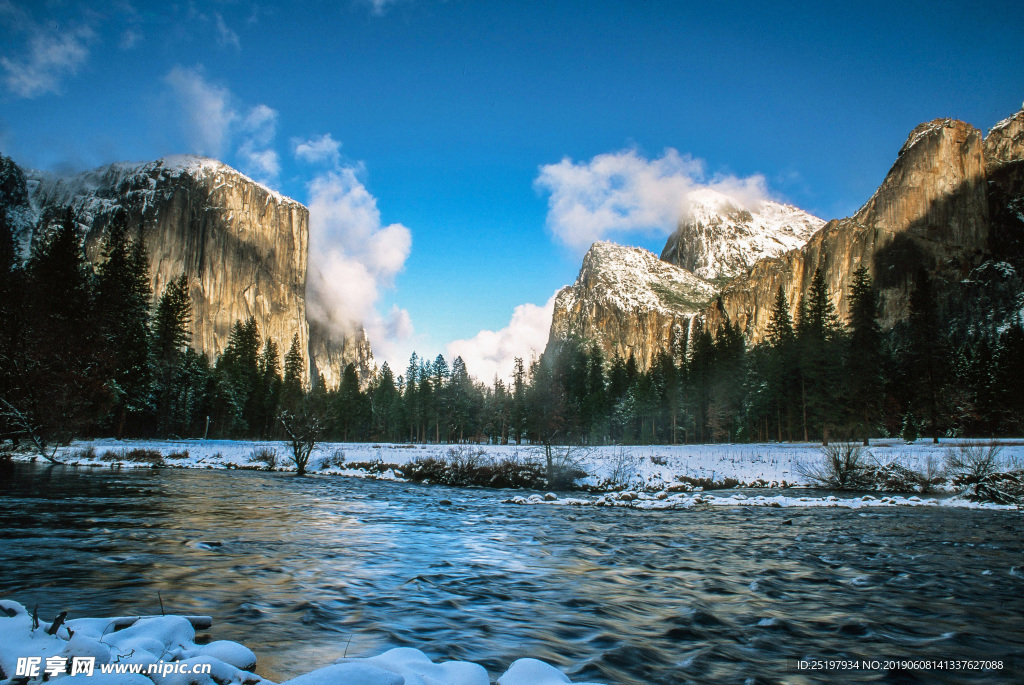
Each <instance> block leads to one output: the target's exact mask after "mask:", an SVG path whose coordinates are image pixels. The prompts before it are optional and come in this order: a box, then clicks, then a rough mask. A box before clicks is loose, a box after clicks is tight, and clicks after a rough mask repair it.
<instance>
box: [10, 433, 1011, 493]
mask: <svg viewBox="0 0 1024 685" xmlns="http://www.w3.org/2000/svg"><path fill="white" fill-rule="evenodd" d="M988 442H989V441H971V440H952V439H950V440H945V441H943V442H942V443H940V444H933V443H932V442H931V441H928V440H920V441H917V442H914V443H911V444H908V443H906V442H904V441H902V440H899V439H884V440H875V441H872V444H871V446H870V447H869V448H866V449H865V450H864V454H863V457H862V460H863V461H864V463H865V464H868V465H870V466H871V467H872V468H873V469H874V470H875V472H876V473H877V474H879V476H878V477H877V478H875V479H874V480H875V482H872V483H869V484H865V485H863V486H862V487H860V488H858V489H861V490H866V491H878V492H901V493H915V492H917V493H918V494H930V493H939V494H946V495H952V494H956V493H957V492H961V491H963V490H964V488H963V487H958V486H956V485H955V484H954V483H953V478H952V477H949V476H948V475H946V474H943V473H942V466H943V463H944V462H945V461H946V460H947V458H948V454H949V451H950V450H956V449H959V448H960V447H961V446H964V445H983V444H986V443H988ZM1000 444H1001V445H1002V447H1001V456H1000V458H1001V459H1002V460H1003V461H1004V462H1005V463H1007V464H1017V465H1021V464H1024V441H1021V440H1006V441H1002V442H1001V443H1000ZM289 454H290V449H289V447H288V445H287V444H285V443H283V442H278V441H242V440H114V439H100V440H89V441H75V442H74V443H72V444H71V445H69V446H66V447H62V448H59V449H58V450H57V451H56V454H55V458H56V459H57V460H59V461H60V462H62V463H64V464H67V465H73V466H84V467H115V468H199V469H259V470H268V471H294V470H295V465H294V464H293V463H292V462H291V461H290V459H289ZM554 454H555V459H556V462H557V463H556V467H557V468H559V469H562V470H564V471H565V472H567V473H568V472H574V475H576V476H577V478H576V480H575V483H574V485H573V487H572V488H570V489H580V490H584V491H590V492H606V491H620V492H621V491H641V492H647V493H657V492H660V491H663V490H665V489H666V488H668V489H672V488H675V489H677V490H678V489H681V488H683V487H684V486H686V487H688V488H689V489H690V490H709V489H722V488H737V487H739V488H783V489H785V488H790V487H805V486H810V485H813V483H812V482H810V481H809V479H808V477H807V472H808V471H809V470H811V471H813V470H814V469H816V468H817V467H818V466H819V465H820V464H821V462H822V460H823V455H822V449H821V445H820V444H818V443H785V444H777V443H764V444H717V445H651V446H599V447H557V448H556V449H555V450H554ZM13 458H14V459H15V460H17V461H21V462H25V461H30V460H33V459H37V457H35V456H34V455H33V454H31V453H28V452H19V453H15V454H14V455H13ZM545 458H546V455H545V453H544V449H543V447H541V446H530V445H521V446H516V445H469V444H464V445H445V444H441V445H435V444H426V445H420V444H386V443H379V444H375V443H319V444H318V445H317V446H316V448H315V449H314V451H313V453H312V455H311V458H310V461H309V466H308V469H309V470H310V471H311V472H315V473H319V474H324V475H340V476H348V477H356V478H371V479H379V480H392V481H406V480H412V481H414V482H425V483H435V484H436V483H445V484H456V485H466V484H469V485H488V486H491V487H514V486H519V487H527V488H533V489H547V486H546V479H545V476H546V473H545V469H546V464H545ZM39 461H40V462H42V461H43V460H39ZM472 469H477V471H479V474H480V475H479V477H477V478H475V479H473V478H472V477H470V478H463V479H462V480H459V477H460V476H461V475H463V473H464V472H466V471H467V470H472ZM453 471H461V472H463V473H460V474H453V473H452V472H453ZM893 474H895V477H894V476H893ZM906 474H927V477H929V478H930V479H931V482H930V483H929V484H928V486H927V487H925V488H922V487H920V486H918V485H917V484H916V483H909V482H903V481H901V478H900V476H901V475H906ZM903 480H906V479H905V478H904V479H903ZM926 491H927V492H926Z"/></svg>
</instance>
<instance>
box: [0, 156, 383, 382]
mask: <svg viewBox="0 0 1024 685" xmlns="http://www.w3.org/2000/svg"><path fill="white" fill-rule="evenodd" d="M0 167H2V168H0V172H2V173H0V176H2V178H0V181H2V182H3V183H2V184H0V186H2V187H3V188H6V186H7V185H10V186H11V188H10V189H9V190H10V192H6V191H5V192H4V197H3V198H0V200H2V201H3V202H4V204H5V205H6V206H7V207H8V208H9V211H10V213H11V214H12V216H13V219H12V220H10V221H8V223H9V224H10V225H11V230H13V231H14V233H15V236H16V237H17V238H18V240H19V242H20V245H21V248H22V251H23V256H25V257H27V256H28V254H29V251H30V250H31V246H32V245H33V244H35V243H37V242H38V241H39V240H40V239H42V238H43V237H44V236H45V235H47V234H48V233H49V232H50V231H52V230H53V229H54V227H55V226H56V225H57V223H58V222H59V221H61V219H62V216H63V213H64V211H65V210H66V209H70V210H71V212H72V214H73V216H74V219H75V221H76V222H77V224H78V227H79V231H80V233H81V235H82V237H83V239H84V243H85V249H86V256H87V258H88V259H90V260H91V261H93V262H97V261H99V260H100V259H101V255H102V250H103V241H104V237H105V236H106V233H107V230H108V228H109V226H110V222H111V221H112V220H113V217H114V216H115V214H116V213H117V212H118V211H119V210H123V211H124V212H125V215H126V217H127V221H128V228H129V230H130V231H131V234H132V235H142V236H143V239H144V240H145V244H146V248H147V250H148V252H149V257H150V272H151V275H152V286H153V292H154V294H155V297H159V295H160V293H162V292H163V291H164V288H166V286H167V284H168V283H169V282H170V281H172V280H173V279H175V278H178V277H179V276H180V275H181V274H182V273H184V274H185V275H186V276H187V279H188V283H189V290H190V294H191V297H192V323H191V329H192V342H191V344H192V346H193V347H194V348H195V349H196V350H197V351H199V352H205V353H207V354H209V355H210V356H211V357H216V356H217V355H219V354H220V353H221V352H222V351H223V350H224V348H225V347H226V345H227V342H228V339H229V337H230V334H231V328H232V326H233V325H234V323H235V322H236V321H240V320H241V321H244V320H245V319H247V318H249V317H250V316H252V317H255V319H256V322H257V323H258V324H259V328H260V333H261V334H262V336H263V337H264V338H271V339H273V340H274V341H275V342H276V343H277V346H278V349H279V351H280V353H281V355H282V356H283V355H284V354H285V353H286V352H287V351H288V348H289V346H290V345H291V341H292V338H293V336H294V335H298V336H299V346H300V349H301V352H302V355H303V362H304V365H305V370H306V374H307V378H308V377H309V373H310V369H311V364H310V353H311V351H312V352H313V353H314V354H317V355H321V356H320V357H319V358H318V359H315V360H314V361H315V363H316V364H317V366H318V367H319V368H320V369H321V370H322V373H323V375H324V376H325V378H326V379H337V378H340V375H341V370H342V369H343V368H344V365H345V364H347V363H349V362H354V363H356V364H357V366H358V367H359V369H360V372H361V375H362V376H363V377H365V375H366V373H367V372H368V370H369V368H370V367H369V364H370V363H372V352H371V351H370V347H369V342H368V341H367V340H366V336H365V333H362V332H361V331H359V332H356V333H354V334H353V335H352V336H351V339H348V338H347V337H342V336H335V338H334V339H332V338H331V337H329V336H326V335H323V336H321V337H320V338H319V339H318V340H317V341H312V340H311V337H310V331H309V328H310V327H309V324H308V323H307V320H306V270H307V259H308V251H309V211H308V210H307V209H306V207H304V206H303V205H302V204H300V203H299V202H296V201H295V200H292V199H290V198H287V197H285V196H283V195H281V194H280V193H277V192H275V191H273V190H271V189H269V188H267V187H266V186H263V185H261V184H259V183H257V182H255V181H253V180H252V179H250V178H248V177H246V176H244V175H243V174H241V173H239V172H238V171H236V170H234V169H232V168H231V167H229V166H227V165H225V164H221V163H220V162H217V161H215V160H212V159H207V158H203V157H193V156H179V157H168V158H164V159H160V160H157V161H155V162H148V163H141V164H131V163H118V164H111V165H108V166H104V167H101V168H98V169H95V170H92V171H88V172H85V173H82V174H78V175H75V176H56V175H50V174H44V173H38V172H22V170H20V169H18V168H17V166H16V165H14V164H13V163H11V162H10V160H7V159H6V158H4V163H3V164H2V165H0ZM8 167H10V168H8ZM19 174H20V177H19ZM19 179H20V180H19ZM19 183H20V184H21V185H22V186H23V187H24V190H25V192H24V193H23V194H19V193H18V192H17V186H19ZM311 342H315V343H316V344H312V345H311ZM335 383H336V380H335Z"/></svg>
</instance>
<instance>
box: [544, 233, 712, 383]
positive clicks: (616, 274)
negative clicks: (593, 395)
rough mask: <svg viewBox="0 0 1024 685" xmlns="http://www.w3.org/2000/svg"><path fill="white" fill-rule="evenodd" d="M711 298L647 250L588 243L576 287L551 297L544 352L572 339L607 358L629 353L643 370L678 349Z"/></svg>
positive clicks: (697, 282)
mask: <svg viewBox="0 0 1024 685" xmlns="http://www.w3.org/2000/svg"><path fill="white" fill-rule="evenodd" d="M714 294H715V289H714V287H713V286H712V285H711V284H710V283H708V282H707V281H705V280H703V279H701V278H698V277H697V276H694V275H693V274H692V273H690V272H689V271H686V270H685V269H680V268H679V267H677V266H673V265H672V264H668V263H667V262H663V261H661V260H659V259H658V258H657V257H656V256H654V255H653V254H652V253H650V252H648V251H647V250H644V249H641V248H637V247H623V246H621V245H616V244H615V243H609V242H599V243H594V245H593V246H591V248H590V250H589V251H588V252H587V254H586V256H585V257H584V258H583V266H582V268H581V269H580V273H579V276H578V277H577V278H576V282H575V283H574V284H573V285H571V286H568V287H565V288H562V290H560V291H559V292H558V296H557V297H556V298H555V309H554V314H553V316H552V321H551V333H550V335H549V337H548V347H549V349H551V347H552V345H557V344H558V343H559V342H561V341H564V340H567V339H569V338H576V339H579V340H582V341H584V342H585V343H588V344H589V343H596V344H598V345H599V346H600V347H601V348H602V350H603V351H604V353H605V355H606V357H608V358H611V357H612V355H614V354H619V355H620V356H622V357H623V358H628V357H629V356H630V354H632V355H633V356H634V357H635V358H636V361H637V363H638V365H640V367H641V368H647V367H648V366H650V364H651V363H652V362H653V361H654V359H655V358H656V357H657V355H658V352H659V351H660V350H662V349H669V350H672V349H675V350H678V349H679V348H680V347H681V346H682V344H683V341H684V340H685V339H686V336H687V335H688V331H689V330H690V327H691V325H692V323H693V319H694V316H695V315H696V314H697V313H698V312H700V311H701V309H702V308H703V307H704V306H705V305H706V304H707V303H708V301H709V300H710V299H711V298H712V297H714Z"/></svg>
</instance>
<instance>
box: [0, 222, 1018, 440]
mask: <svg viewBox="0 0 1024 685" xmlns="http://www.w3.org/2000/svg"><path fill="white" fill-rule="evenodd" d="M0 225H2V217H0ZM3 233H4V236H3V240H2V241H0V243H2V244H0V322H2V325H0V336H2V338H0V365H2V366H0V432H2V434H3V435H4V437H5V438H7V439H13V440H16V441H20V440H31V441H35V442H38V441H41V442H43V443H45V444H48V445H52V444H57V443H62V442H66V441H68V440H70V439H71V438H73V437H86V436H121V437H188V438H201V437H210V438H214V437H232V438H282V437H286V436H292V435H293V433H294V431H295V430H296V426H298V425H299V424H302V425H303V426H306V427H307V428H308V427H309V426H313V427H314V428H315V430H316V432H317V433H318V437H319V438H320V439H326V440H344V441H366V440H372V441H388V442H428V441H429V442H465V441H472V442H491V443H509V442H516V443H522V442H532V443H543V444H552V443H586V444H607V443H694V442H720V441H775V440H777V441H794V440H828V439H833V438H834V439H851V438H857V439H865V438H868V437H879V436H894V435H900V436H903V437H905V438H915V437H917V436H919V435H925V436H934V437H938V436H941V435H958V436H974V435H980V436H995V435H1008V434H1020V433H1021V431H1022V429H1024V426H1022V425H1021V424H1022V417H1024V393H1020V392H1019V389H1020V388H1021V387H1024V329H1022V328H1021V325H1020V321H1019V317H1018V320H1016V321H1015V322H1014V323H1013V324H1012V325H1009V326H1003V327H999V326H996V325H995V324H991V323H990V324H989V325H970V326H964V325H962V318H963V317H960V319H957V321H953V319H954V318H956V317H955V316H954V315H953V314H951V313H950V311H949V310H948V308H944V307H942V306H940V302H941V301H943V298H941V297H939V295H937V293H936V292H935V290H936V288H935V285H934V284H933V282H932V280H931V278H930V277H929V274H928V272H927V271H924V270H921V271H920V272H918V273H917V274H916V276H915V277H914V283H913V288H912V292H911V298H910V317H909V319H908V320H907V321H905V322H901V323H900V324H898V325H897V326H895V327H894V328H892V329H891V330H889V331H885V332H883V331H882V330H881V328H880V326H879V322H878V308H879V304H878V293H877V291H876V289H875V288H874V287H873V285H872V283H871V279H870V278H869V276H868V273H867V271H866V270H864V269H861V270H859V271H858V272H856V273H855V274H854V275H853V279H852V282H851V283H850V284H849V286H848V287H849V293H848V296H849V301H850V303H851V306H850V317H849V320H848V321H845V322H843V321H840V320H839V317H838V316H837V314H836V311H835V308H834V306H833V304H832V298H831V297H830V294H829V292H828V288H827V286H826V283H825V281H824V278H823V275H822V273H821V272H820V271H819V272H817V273H815V275H814V278H813V281H812V284H811V287H810V289H809V292H808V295H807V297H806V299H805V300H803V301H802V302H800V303H799V306H798V307H796V309H797V312H798V314H797V316H796V317H795V320H794V319H793V318H792V317H791V316H790V309H791V308H790V303H789V302H787V300H786V297H785V294H784V292H783V291H782V290H781V289H780V291H779V293H778V295H777V298H776V301H775V305H774V308H773V311H772V314H771V319H770V324H769V326H768V330H767V335H766V337H765V339H764V341H762V342H761V343H759V344H758V345H756V346H753V347H748V346H747V345H746V344H745V341H744V338H743V336H742V334H741V332H740V331H739V330H738V329H737V328H735V327H733V326H732V325H730V324H729V323H726V324H724V325H722V326H721V327H719V328H718V329H717V330H714V331H712V330H709V329H707V328H704V329H698V330H697V331H696V333H695V334H693V335H692V336H691V339H688V340H684V341H683V342H682V344H681V345H680V347H679V348H677V349H674V350H665V351H663V352H662V353H661V354H660V355H659V356H658V357H657V358H656V359H655V361H654V363H653V364H652V366H651V368H649V369H642V368H640V367H639V365H638V364H637V362H636V360H635V359H634V358H633V357H632V356H630V357H628V358H625V359H623V358H622V357H620V356H617V355H616V356H613V357H612V358H610V359H608V358H606V357H605V355H604V354H603V352H602V350H601V348H600V347H599V346H598V345H597V344H594V343H592V342H588V341H580V340H569V341H565V342H563V343H562V344H560V345H558V346H556V347H554V348H553V349H552V350H550V352H549V353H546V354H545V355H544V356H542V357H541V358H540V359H537V360H534V361H532V363H530V364H529V366H527V365H526V364H524V362H523V360H522V359H518V360H516V365H515V371H514V374H513V376H512V377H511V378H510V379H509V380H508V382H505V381H503V380H501V379H494V381H493V382H492V383H490V384H486V385H485V384H482V383H479V382H477V381H475V380H473V378H472V377H471V376H470V374H469V370H468V369H467V368H466V365H465V363H464V362H463V360H462V359H461V358H456V359H455V360H453V361H452V363H451V364H450V365H449V363H448V362H447V360H446V359H445V358H444V357H443V356H440V355H439V356H438V357H436V358H435V359H434V360H432V361H430V360H426V359H421V358H419V357H418V356H417V355H415V354H414V355H413V356H412V359H411V360H410V362H409V364H408V366H407V367H406V369H405V370H404V372H403V373H400V374H398V375H396V374H395V372H394V371H393V370H392V369H391V368H390V367H389V366H388V364H384V365H383V367H382V368H381V369H379V370H377V371H376V372H375V373H374V374H373V375H372V376H371V377H370V378H369V380H368V381H366V382H361V380H360V377H359V373H358V372H357V369H356V368H355V367H354V366H352V365H349V366H348V367H347V368H345V369H344V372H343V374H342V378H341V380H340V384H339V387H337V388H333V389H328V388H326V387H325V386H324V384H323V381H322V376H319V375H318V374H314V377H316V378H318V379H319V380H318V382H316V383H314V385H313V387H305V386H304V379H305V370H304V367H303V364H304V355H303V353H302V350H301V348H300V346H299V338H298V335H296V336H295V337H293V339H292V341H291V342H290V346H289V348H288V350H287V352H285V353H284V355H283V356H282V354H281V353H282V351H283V350H281V349H280V348H279V346H278V343H277V342H276V341H274V340H272V339H269V338H263V337H262V336H261V332H260V331H259V328H258V326H257V324H256V322H255V320H253V319H249V320H248V321H239V322H237V323H236V324H235V326H234V328H233V330H232V332H231V336H230V339H229V341H228V345H227V347H226V348H225V350H224V352H223V353H222V354H221V355H220V356H219V357H218V358H217V359H216V360H215V361H211V360H210V359H209V358H208V357H207V356H205V355H202V354H199V353H197V352H195V351H194V350H193V349H191V347H190V346H189V341H190V338H189V331H190V326H191V307H190V302H191V299H190V296H189V292H188V283H187V280H186V279H185V277H184V276H182V277H180V278H178V279H176V280H175V281H173V282H171V283H169V284H167V286H166V287H165V288H164V290H163V292H161V293H160V294H159V296H158V297H155V298H154V293H152V292H151V291H150V286H149V284H150V275H149V264H148V257H147V255H146V251H145V247H144V245H143V243H142V241H141V240H140V239H139V238H138V237H135V236H131V235H129V231H128V230H127V229H126V227H125V220H124V217H123V215H121V216H118V217H116V218H115V219H114V220H113V221H112V223H111V225H110V228H109V230H108V232H107V236H106V239H105V242H104V245H103V246H102V259H101V260H99V263H98V266H96V267H95V268H94V267H93V266H91V265H90V264H89V262H88V261H87V260H86V259H85V255H84V251H83V246H82V245H81V243H80V241H79V239H78V237H77V231H76V227H75V224H74V221H73V219H72V217H71V216H70V215H68V216H66V217H65V218H64V220H63V222H61V224H60V225H59V227H58V228H57V230H55V231H54V233H53V234H52V235H51V236H50V237H49V238H48V239H47V240H45V241H43V242H41V243H39V244H38V245H36V246H35V248H34V249H33V252H32V254H31V256H30V258H29V259H28V261H27V263H26V264H25V265H24V266H21V265H20V260H19V259H18V255H17V253H16V249H15V244H14V242H13V238H12V237H11V236H10V234H9V232H7V231H4V232H3ZM1014 297H1016V295H1014ZM946 299H948V298H946ZM154 300H155V301H154ZM954 324H956V325H954ZM954 331H955V333H954ZM282 418H283V419H285V420H284V421H282Z"/></svg>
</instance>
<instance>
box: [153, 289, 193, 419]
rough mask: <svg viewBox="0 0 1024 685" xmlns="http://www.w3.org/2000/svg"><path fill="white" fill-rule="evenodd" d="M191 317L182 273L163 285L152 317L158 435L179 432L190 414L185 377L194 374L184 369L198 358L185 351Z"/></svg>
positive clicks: (190, 305)
mask: <svg viewBox="0 0 1024 685" xmlns="http://www.w3.org/2000/svg"><path fill="white" fill-rule="evenodd" d="M191 321H192V299H191V296H190V294H189V286H188V277H187V276H186V275H185V274H184V273H183V274H181V276H179V277H178V278H176V279H174V280H173V281H171V282H170V283H168V284H167V287H166V288H164V292H163V294H162V295H161V296H160V301H159V303H157V307H156V316H154V318H153V332H152V337H151V340H152V344H151V345H150V350H151V352H150V353H151V359H152V362H151V363H152V368H153V372H152V377H153V387H154V395H155V405H156V424H157V429H158V432H159V433H160V434H161V435H170V434H176V433H178V432H180V431H181V430H183V429H184V427H185V426H187V424H188V422H189V419H190V418H191V417H190V413H189V411H188V408H189V407H190V406H193V405H194V400H190V397H191V392H192V391H191V390H190V388H192V386H191V385H190V383H189V382H188V381H189V379H190V378H193V379H194V378H195V375H194V374H189V373H187V370H188V368H189V367H190V366H191V367H195V366H197V365H198V360H196V359H190V358H189V356H188V355H186V349H187V345H188V343H189V340H190V338H191V332H190V330H189V325H190V324H191ZM197 373H199V374H200V375H201V372H199V371H197Z"/></svg>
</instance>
